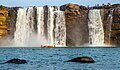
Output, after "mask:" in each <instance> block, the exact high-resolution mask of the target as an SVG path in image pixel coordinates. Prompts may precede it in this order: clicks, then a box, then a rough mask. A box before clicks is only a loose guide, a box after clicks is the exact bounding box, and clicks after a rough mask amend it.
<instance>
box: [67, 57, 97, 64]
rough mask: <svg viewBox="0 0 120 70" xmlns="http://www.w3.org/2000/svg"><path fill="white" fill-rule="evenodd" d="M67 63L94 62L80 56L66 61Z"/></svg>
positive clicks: (89, 58)
mask: <svg viewBox="0 0 120 70" xmlns="http://www.w3.org/2000/svg"><path fill="white" fill-rule="evenodd" d="M67 62H80V63H94V62H95V60H93V59H92V58H91V57H87V56H82V57H77V58H74V59H71V60H68V61H67Z"/></svg>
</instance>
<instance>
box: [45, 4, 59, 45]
mask: <svg viewBox="0 0 120 70" xmlns="http://www.w3.org/2000/svg"><path fill="white" fill-rule="evenodd" d="M54 11H60V10H59V7H53V6H51V7H48V20H47V31H48V32H47V33H48V41H49V44H54V37H53V28H54Z"/></svg>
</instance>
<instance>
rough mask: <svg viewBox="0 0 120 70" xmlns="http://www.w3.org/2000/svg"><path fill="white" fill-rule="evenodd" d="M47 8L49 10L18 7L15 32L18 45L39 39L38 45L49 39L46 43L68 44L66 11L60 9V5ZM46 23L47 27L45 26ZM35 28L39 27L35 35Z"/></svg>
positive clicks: (27, 44) (26, 44) (24, 44)
mask: <svg viewBox="0 0 120 70" xmlns="http://www.w3.org/2000/svg"><path fill="white" fill-rule="evenodd" d="M34 8H35V9H34ZM47 8H48V10H45V9H44V8H43V7H28V8H19V9H18V13H17V21H16V31H15V33H14V41H15V44H16V45H19V46H29V45H30V44H29V43H32V44H33V42H37V41H38V43H39V44H38V45H39V46H40V45H42V44H43V43H42V41H46V39H47V41H46V42H45V43H44V44H50V45H61V46H66V25H65V16H64V13H63V12H62V11H60V8H59V7H54V6H51V7H47ZM45 11H47V16H46V18H47V19H46V18H45V17H44V15H45V13H44V12H45ZM35 15H36V16H35ZM55 15H56V17H55ZM46 21H47V23H45V22H46ZM45 25H46V26H47V27H45ZM35 26H36V27H35ZM35 28H36V29H37V35H35V36H34V34H35ZM46 29H47V30H46ZM45 30H46V31H47V32H46V33H47V34H46V33H45ZM46 36H47V37H46ZM31 38H32V39H31ZM31 40H33V41H31ZM35 44H37V43H35Z"/></svg>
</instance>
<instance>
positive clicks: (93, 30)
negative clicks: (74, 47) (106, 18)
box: [88, 9, 104, 45]
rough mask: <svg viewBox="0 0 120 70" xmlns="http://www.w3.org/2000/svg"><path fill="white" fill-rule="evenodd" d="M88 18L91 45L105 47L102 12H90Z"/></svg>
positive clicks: (95, 10)
mask: <svg viewBox="0 0 120 70" xmlns="http://www.w3.org/2000/svg"><path fill="white" fill-rule="evenodd" d="M88 18H89V21H88V27H89V44H90V45H104V30H103V23H102V20H101V15H100V10H97V9H94V10H89V14H88Z"/></svg>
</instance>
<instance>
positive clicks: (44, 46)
mask: <svg viewBox="0 0 120 70" xmlns="http://www.w3.org/2000/svg"><path fill="white" fill-rule="evenodd" d="M53 47H55V45H41V48H53Z"/></svg>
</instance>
